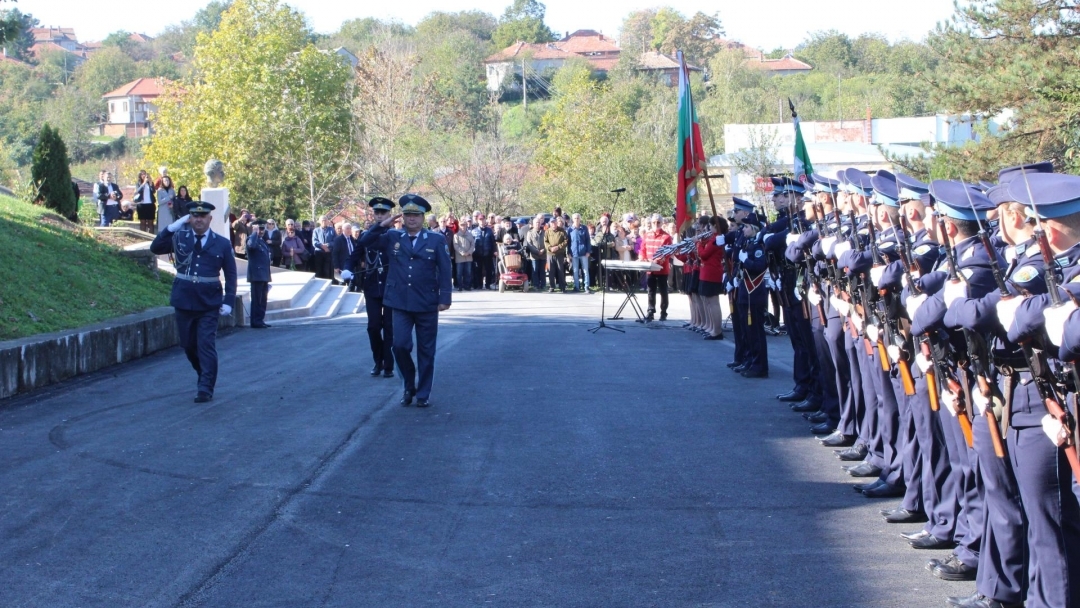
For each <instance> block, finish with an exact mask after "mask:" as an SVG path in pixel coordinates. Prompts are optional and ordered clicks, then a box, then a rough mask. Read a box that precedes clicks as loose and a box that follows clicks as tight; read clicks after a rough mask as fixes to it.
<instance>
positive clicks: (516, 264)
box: [499, 245, 531, 293]
mask: <svg viewBox="0 0 1080 608" xmlns="http://www.w3.org/2000/svg"><path fill="white" fill-rule="evenodd" d="M499 250H500V253H501V254H502V255H501V257H500V259H499V293H502V292H504V291H506V290H507V288H521V290H522V291H523V292H526V293H527V292H528V291H529V289H530V288H531V285H529V277H528V275H526V274H525V273H524V272H521V249H520V248H513V247H506V246H505V245H502V246H500V247H499Z"/></svg>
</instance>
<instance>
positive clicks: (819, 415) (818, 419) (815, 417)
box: [803, 410, 832, 435]
mask: <svg viewBox="0 0 1080 608" xmlns="http://www.w3.org/2000/svg"><path fill="white" fill-rule="evenodd" d="M803 418H805V419H806V421H807V422H809V423H810V424H821V423H822V422H826V421H828V420H829V415H828V414H826V413H825V412H822V411H821V410H818V411H816V412H814V413H812V414H803ZM831 434H832V433H830V435H831Z"/></svg>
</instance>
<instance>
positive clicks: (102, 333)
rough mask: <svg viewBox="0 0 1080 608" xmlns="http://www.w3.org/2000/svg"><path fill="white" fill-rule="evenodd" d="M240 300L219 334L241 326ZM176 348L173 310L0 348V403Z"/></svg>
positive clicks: (0, 344) (159, 310)
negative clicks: (229, 328)
mask: <svg viewBox="0 0 1080 608" xmlns="http://www.w3.org/2000/svg"><path fill="white" fill-rule="evenodd" d="M243 309H244V307H243V305H242V303H241V300H240V298H237V299H236V303H235V304H234V305H233V314H232V315H230V316H228V317H222V318H221V320H220V323H219V325H218V327H219V328H220V329H223V328H228V327H234V326H236V325H238V324H239V319H240V318H241V316H242V315H243ZM176 344H177V337H176V322H175V321H174V319H173V309H172V308H167V307H166V308H154V309H151V310H147V311H145V312H141V313H138V314H133V315H127V316H125V317H119V318H116V319H111V320H109V321H105V322H102V323H97V324H94V325H89V326H87V327H81V328H79V329H73V330H70V331H63V332H56V333H51V334H42V335H38V336H30V337H29V338H23V339H21V340H10V341H8V342H0V399H5V398H7V397H11V396H13V395H16V394H18V393H24V392H27V391H31V390H34V389H36V388H41V387H43V386H48V385H50V384H55V383H57V382H63V381H64V380H67V379H69V378H72V377H75V376H78V375H81V374H88V373H90V372H96V371H98V370H100V369H104V368H106V367H110V366H112V365H117V364H120V363H127V362H128V361H132V360H134V359H138V358H139V357H143V356H146V355H149V354H151V353H155V352H157V351H159V350H162V349H165V348H169V347H171V346H175V345H176Z"/></svg>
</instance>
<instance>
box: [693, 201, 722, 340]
mask: <svg viewBox="0 0 1080 608" xmlns="http://www.w3.org/2000/svg"><path fill="white" fill-rule="evenodd" d="M709 225H710V226H711V227H712V229H713V235H714V236H712V237H709V238H705V239H701V240H700V241H698V257H699V258H700V259H701V270H700V271H699V276H698V281H697V292H698V300H699V301H700V302H701V304H700V306H701V308H702V314H703V316H704V324H705V330H706V333H707V335H706V336H705V339H706V340H723V339H724V313H723V312H721V310H720V294H722V293H724V235H725V234H727V231H728V223H727V220H725V219H724V218H722V217H720V216H716V217H713V218H711V220H709Z"/></svg>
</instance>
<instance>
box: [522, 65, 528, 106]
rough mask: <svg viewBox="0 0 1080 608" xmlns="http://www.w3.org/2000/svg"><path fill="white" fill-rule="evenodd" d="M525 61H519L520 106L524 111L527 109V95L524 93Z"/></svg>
mask: <svg viewBox="0 0 1080 608" xmlns="http://www.w3.org/2000/svg"><path fill="white" fill-rule="evenodd" d="M525 82H526V78H525V60H524V59H522V60H521V104H522V107H523V108H524V109H526V110H528V109H529V93H528V92H527V91H526V86H527V85H526V84H525Z"/></svg>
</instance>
